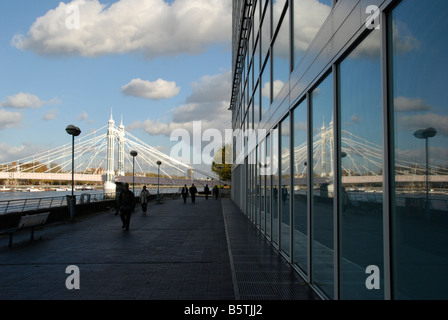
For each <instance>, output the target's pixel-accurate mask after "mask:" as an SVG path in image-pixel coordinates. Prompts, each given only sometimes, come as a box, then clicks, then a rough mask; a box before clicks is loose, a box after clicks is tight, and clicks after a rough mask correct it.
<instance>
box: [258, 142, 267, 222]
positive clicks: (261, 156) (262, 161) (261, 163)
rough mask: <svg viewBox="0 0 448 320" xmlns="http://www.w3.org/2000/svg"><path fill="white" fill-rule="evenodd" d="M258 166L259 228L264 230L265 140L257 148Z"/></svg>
mask: <svg viewBox="0 0 448 320" xmlns="http://www.w3.org/2000/svg"><path fill="white" fill-rule="evenodd" d="M258 166H259V168H260V173H259V175H260V197H261V199H260V229H261V230H262V231H264V230H265V224H266V220H265V218H266V174H265V171H266V169H265V168H266V140H263V141H262V142H261V143H260V146H259V148H258Z"/></svg>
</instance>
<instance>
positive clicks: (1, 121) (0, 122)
mask: <svg viewBox="0 0 448 320" xmlns="http://www.w3.org/2000/svg"><path fill="white" fill-rule="evenodd" d="M22 119H23V116H22V114H21V113H19V112H10V111H6V110H2V109H0V130H3V129H6V128H10V127H16V126H17V125H18V124H19V123H20V122H22Z"/></svg>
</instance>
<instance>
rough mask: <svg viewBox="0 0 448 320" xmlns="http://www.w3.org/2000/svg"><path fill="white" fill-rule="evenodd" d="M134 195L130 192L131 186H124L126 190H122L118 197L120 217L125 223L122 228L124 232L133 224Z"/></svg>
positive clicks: (126, 184)
mask: <svg viewBox="0 0 448 320" xmlns="http://www.w3.org/2000/svg"><path fill="white" fill-rule="evenodd" d="M134 200H135V199H134V193H133V192H132V191H131V190H129V184H128V183H127V182H126V183H125V184H124V189H123V190H121V192H120V195H119V196H118V208H119V209H120V217H121V221H122V222H123V226H122V227H121V228H122V229H123V230H129V224H130V222H131V214H132V210H134Z"/></svg>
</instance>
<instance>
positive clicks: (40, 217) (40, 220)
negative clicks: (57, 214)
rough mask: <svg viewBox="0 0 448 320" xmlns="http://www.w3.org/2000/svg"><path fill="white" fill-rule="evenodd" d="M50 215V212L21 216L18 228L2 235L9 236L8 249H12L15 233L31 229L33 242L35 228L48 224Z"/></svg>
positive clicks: (7, 230) (5, 231) (6, 231)
mask: <svg viewBox="0 0 448 320" xmlns="http://www.w3.org/2000/svg"><path fill="white" fill-rule="evenodd" d="M49 215H50V212H44V213H38V214H32V215H25V216H21V217H20V221H19V223H18V224H17V227H14V228H11V229H6V230H4V231H2V233H5V234H8V235H9V243H8V247H10V248H11V247H12V236H13V235H14V233H16V232H19V231H22V230H26V229H31V241H33V240H34V228H36V227H41V226H43V225H44V224H45V223H46V222H47V219H48V216H49Z"/></svg>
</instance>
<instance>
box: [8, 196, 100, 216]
mask: <svg viewBox="0 0 448 320" xmlns="http://www.w3.org/2000/svg"><path fill="white" fill-rule="evenodd" d="M103 200H105V198H104V193H93V194H86V195H83V194H82V195H78V196H77V197H76V203H78V204H79V203H85V202H97V201H103ZM64 206H67V195H63V196H57V197H46V198H24V199H12V200H2V201H0V214H7V213H13V212H24V211H31V210H40V209H50V208H57V207H64Z"/></svg>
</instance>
